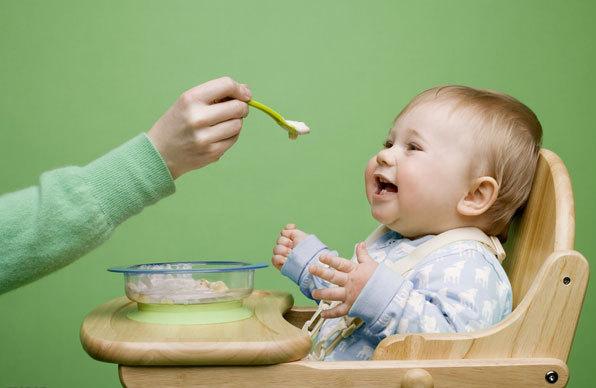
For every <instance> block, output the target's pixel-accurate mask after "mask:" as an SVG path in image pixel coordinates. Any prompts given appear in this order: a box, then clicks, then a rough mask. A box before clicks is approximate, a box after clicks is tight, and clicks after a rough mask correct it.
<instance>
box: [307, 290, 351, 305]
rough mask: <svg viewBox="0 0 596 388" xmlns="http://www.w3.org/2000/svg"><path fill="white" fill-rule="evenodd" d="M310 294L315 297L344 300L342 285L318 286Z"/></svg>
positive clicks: (344, 292)
mask: <svg viewBox="0 0 596 388" xmlns="http://www.w3.org/2000/svg"><path fill="white" fill-rule="evenodd" d="M312 296H313V298H315V299H323V300H337V301H340V302H343V301H344V300H346V289H345V288H343V287H330V288H318V289H316V290H314V291H313V292H312Z"/></svg>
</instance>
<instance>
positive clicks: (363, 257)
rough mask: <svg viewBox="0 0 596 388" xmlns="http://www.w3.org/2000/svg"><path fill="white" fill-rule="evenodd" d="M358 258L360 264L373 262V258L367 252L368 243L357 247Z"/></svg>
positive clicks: (362, 243)
mask: <svg viewBox="0 0 596 388" xmlns="http://www.w3.org/2000/svg"><path fill="white" fill-rule="evenodd" d="M356 258H357V259H358V262H359V263H365V262H367V261H370V260H372V258H371V257H370V256H369V255H368V251H367V250H366V243H364V242H361V243H359V244H358V246H357V247H356Z"/></svg>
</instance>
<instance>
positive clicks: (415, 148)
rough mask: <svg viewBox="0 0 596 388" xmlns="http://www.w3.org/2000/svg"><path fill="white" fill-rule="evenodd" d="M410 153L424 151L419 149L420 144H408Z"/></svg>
mask: <svg viewBox="0 0 596 388" xmlns="http://www.w3.org/2000/svg"><path fill="white" fill-rule="evenodd" d="M407 148H408V151H422V149H421V148H420V147H418V144H416V143H408V147H407Z"/></svg>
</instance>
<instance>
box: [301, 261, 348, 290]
mask: <svg viewBox="0 0 596 388" xmlns="http://www.w3.org/2000/svg"><path fill="white" fill-rule="evenodd" d="M308 271H309V272H310V273H311V274H313V275H315V276H317V277H320V278H321V279H323V280H327V281H328V282H331V283H333V284H336V285H338V286H344V285H345V284H346V283H347V282H348V275H347V274H345V273H343V272H339V271H336V270H334V269H333V268H327V267H323V266H321V265H312V266H310V267H309V268H308Z"/></svg>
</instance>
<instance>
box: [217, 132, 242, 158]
mask: <svg viewBox="0 0 596 388" xmlns="http://www.w3.org/2000/svg"><path fill="white" fill-rule="evenodd" d="M239 137H240V135H239V134H238V135H236V136H232V137H230V138H228V139H224V140H221V141H218V142H217V143H214V144H212V145H211V149H210V151H211V153H212V154H213V155H215V156H216V157H217V158H219V157H220V156H221V155H223V153H224V152H226V151H227V150H228V148H230V147H231V146H233V145H234V143H236V141H238V138H239Z"/></svg>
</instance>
